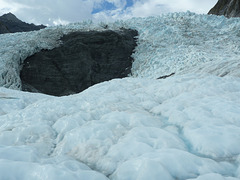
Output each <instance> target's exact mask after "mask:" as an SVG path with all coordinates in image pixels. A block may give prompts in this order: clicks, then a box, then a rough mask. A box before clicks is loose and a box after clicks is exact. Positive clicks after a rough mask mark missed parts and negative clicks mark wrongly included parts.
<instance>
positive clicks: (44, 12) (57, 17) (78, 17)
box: [0, 0, 217, 25]
mask: <svg viewBox="0 0 240 180" xmlns="http://www.w3.org/2000/svg"><path fill="white" fill-rule="evenodd" d="M104 1H106V2H109V3H112V4H113V5H114V6H115V7H116V9H114V10H104V11H100V12H98V13H96V14H92V11H93V9H94V8H96V7H97V8H100V9H101V4H102V3H103V2H104ZM127 1H129V0H68V1H64V0H51V1H49V0H41V1H38V0H0V4H1V7H0V15H1V14H3V13H7V12H12V13H14V14H15V15H16V16H17V17H18V18H19V19H21V20H23V21H26V22H33V23H36V24H50V25H56V24H66V23H67V22H79V21H82V20H87V19H94V20H98V21H101V20H108V21H109V20H115V19H124V18H130V17H145V16H151V15H159V14H162V13H166V12H175V11H187V10H190V11H193V12H197V13H207V12H208V11H209V10H210V9H211V8H212V7H213V5H214V4H215V3H216V2H217V0H201V1H200V0H133V6H131V7H127V8H125V6H126V4H127Z"/></svg>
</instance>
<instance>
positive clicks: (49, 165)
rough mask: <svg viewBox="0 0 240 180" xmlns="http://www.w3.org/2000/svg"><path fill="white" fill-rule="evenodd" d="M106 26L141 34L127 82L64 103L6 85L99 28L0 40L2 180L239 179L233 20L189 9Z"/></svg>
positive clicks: (74, 27)
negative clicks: (25, 66)
mask: <svg viewBox="0 0 240 180" xmlns="http://www.w3.org/2000/svg"><path fill="white" fill-rule="evenodd" d="M108 27H109V29H120V28H122V27H124V28H131V29H136V30H137V31H138V32H139V37H138V42H137V44H138V47H137V49H136V52H135V53H134V54H133V57H134V60H135V61H134V63H133V68H132V76H130V77H128V78H124V79H114V80H111V81H106V82H104V83H100V84H97V85H94V86H92V87H90V88H88V89H87V90H85V91H83V92H82V93H79V94H75V95H71V96H63V97H53V96H48V95H44V94H39V93H36V94H34V93H27V92H21V91H19V90H11V89H7V88H5V87H8V88H12V89H20V88H21V80H20V78H19V73H20V69H21V63H22V62H23V61H24V59H26V57H28V56H30V55H32V54H33V53H35V52H38V51H40V50H41V49H52V48H54V47H57V46H59V44H61V42H60V41H59V39H60V37H62V36H63V34H69V33H71V32H74V31H87V30H98V31H103V30H104V28H103V27H101V25H99V24H93V23H91V22H84V23H77V24H70V25H68V26H60V27H49V28H46V29H43V30H40V31H38V32H29V33H18V34H17V35H16V34H5V35H0V45H1V47H2V48H1V49H0V83H1V86H3V87H1V88H0V101H1V105H0V174H1V177H2V178H3V179H16V178H17V179H34V180H35V179H39V180H40V179H49V180H50V179H51V180H54V179H58V180H59V179H73V180H75V179H76V180H77V179H90V180H93V179H95V180H96V179H97V180H107V179H111V180H146V179H151V180H159V179H163V180H175V179H179V180H209V179H214V180H222V179H225V180H237V179H239V178H240V146H239V142H240V121H239V120H240V100H239V97H240V74H239V68H240V62H239V55H240V54H239V52H240V51H239V48H240V45H239V40H240V39H239V38H240V36H239V27H240V21H239V19H238V18H233V19H227V18H225V17H223V16H222V17H218V16H208V15H197V14H194V13H190V12H187V13H174V14H167V15H163V16H160V17H149V18H134V19H130V20H127V21H117V22H114V23H111V24H108ZM173 72H175V74H174V76H171V77H168V78H166V79H156V78H157V77H160V76H163V75H168V74H171V73H173Z"/></svg>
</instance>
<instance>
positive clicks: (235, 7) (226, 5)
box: [208, 0, 240, 17]
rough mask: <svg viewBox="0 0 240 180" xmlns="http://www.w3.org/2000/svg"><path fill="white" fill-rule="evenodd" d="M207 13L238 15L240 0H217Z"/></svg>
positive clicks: (239, 15)
mask: <svg viewBox="0 0 240 180" xmlns="http://www.w3.org/2000/svg"><path fill="white" fill-rule="evenodd" d="M208 14H215V15H224V16H226V17H240V0H218V2H217V4H216V5H215V6H214V7H213V8H212V9H211V10H210V11H209V12H208Z"/></svg>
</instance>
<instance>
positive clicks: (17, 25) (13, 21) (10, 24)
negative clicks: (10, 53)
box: [0, 13, 46, 34]
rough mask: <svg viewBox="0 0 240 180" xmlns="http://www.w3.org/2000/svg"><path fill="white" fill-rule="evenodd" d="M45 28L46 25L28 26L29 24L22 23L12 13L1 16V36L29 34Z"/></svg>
mask: <svg viewBox="0 0 240 180" xmlns="http://www.w3.org/2000/svg"><path fill="white" fill-rule="evenodd" d="M45 27H46V26H44V25H39V26H36V25H34V24H28V23H25V22H22V21H21V20H19V19H18V18H17V17H16V16H15V15H13V14H12V13H8V14H4V15H2V16H0V34H4V33H15V32H28V31H34V30H40V29H43V28H45Z"/></svg>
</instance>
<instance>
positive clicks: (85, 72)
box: [20, 29, 138, 96]
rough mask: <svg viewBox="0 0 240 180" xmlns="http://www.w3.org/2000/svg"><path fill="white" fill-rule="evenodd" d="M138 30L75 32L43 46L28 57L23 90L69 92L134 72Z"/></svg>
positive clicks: (76, 91)
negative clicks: (49, 47)
mask: <svg viewBox="0 0 240 180" xmlns="http://www.w3.org/2000/svg"><path fill="white" fill-rule="evenodd" d="M137 34H138V33H137V31H135V30H127V29H123V30H120V31H110V30H107V31H103V32H97V31H89V32H74V33H71V34H69V35H66V36H64V37H63V38H62V39H61V40H62V42H63V44H62V45H61V46H60V47H58V48H55V49H53V50H43V51H41V52H39V53H37V54H35V55H33V56H31V57H29V58H27V59H26V60H25V61H24V65H23V68H22V71H21V74H20V77H21V80H22V85H23V90H25V91H32V92H36V91H37V92H41V93H45V94H50V95H56V96H61V95H68V94H73V93H78V92H81V91H83V90H85V89H86V88H88V87H90V86H92V85H94V84H97V83H100V82H103V81H107V80H111V79H113V78H123V77H126V76H127V75H128V74H129V73H131V67H132V61H133V59H132V58H131V54H132V53H133V50H134V48H135V46H136V39H135V36H137Z"/></svg>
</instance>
